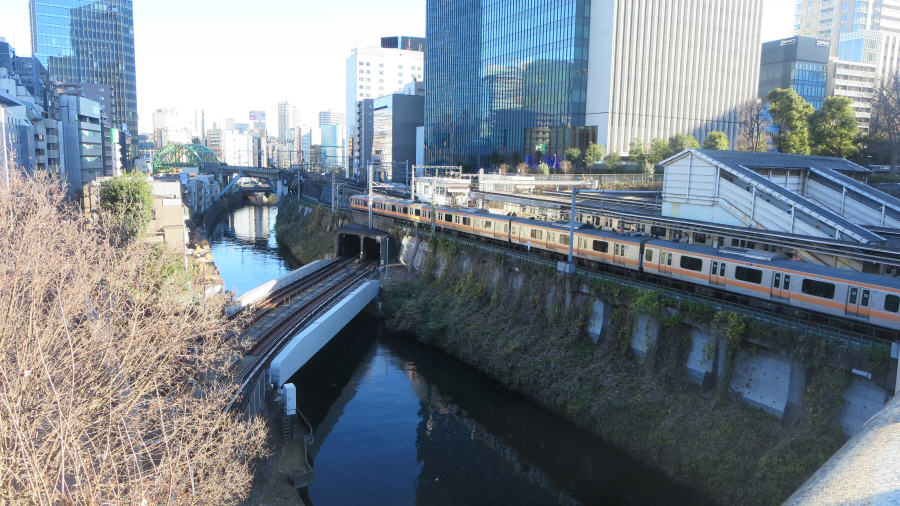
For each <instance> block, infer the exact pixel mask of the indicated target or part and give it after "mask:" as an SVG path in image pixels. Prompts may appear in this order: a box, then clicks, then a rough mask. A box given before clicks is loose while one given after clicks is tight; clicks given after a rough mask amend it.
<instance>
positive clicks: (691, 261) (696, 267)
mask: <svg viewBox="0 0 900 506" xmlns="http://www.w3.org/2000/svg"><path fill="white" fill-rule="evenodd" d="M681 268H682V269H687V270H689V271H696V272H700V271H702V270H703V259H702V258H694V257H689V256H687V255H681Z"/></svg>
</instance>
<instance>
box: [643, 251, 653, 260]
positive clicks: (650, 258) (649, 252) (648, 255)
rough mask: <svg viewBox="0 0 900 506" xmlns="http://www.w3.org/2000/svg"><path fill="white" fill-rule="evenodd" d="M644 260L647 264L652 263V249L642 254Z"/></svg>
mask: <svg viewBox="0 0 900 506" xmlns="http://www.w3.org/2000/svg"><path fill="white" fill-rule="evenodd" d="M644 260H646V261H648V262H652V261H653V250H652V249H648V250H647V252H646V253H644Z"/></svg>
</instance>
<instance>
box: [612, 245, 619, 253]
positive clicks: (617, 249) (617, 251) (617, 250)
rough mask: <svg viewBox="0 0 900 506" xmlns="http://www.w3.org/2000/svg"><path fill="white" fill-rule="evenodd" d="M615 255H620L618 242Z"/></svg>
mask: <svg viewBox="0 0 900 506" xmlns="http://www.w3.org/2000/svg"><path fill="white" fill-rule="evenodd" d="M613 255H614V256H619V245H618V244H616V249H615V252H614V253H613Z"/></svg>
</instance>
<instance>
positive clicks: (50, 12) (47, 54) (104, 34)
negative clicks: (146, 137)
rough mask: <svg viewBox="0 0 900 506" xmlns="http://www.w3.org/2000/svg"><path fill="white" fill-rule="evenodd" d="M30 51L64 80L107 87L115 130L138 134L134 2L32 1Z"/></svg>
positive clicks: (103, 0)
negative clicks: (121, 128) (121, 129)
mask: <svg viewBox="0 0 900 506" xmlns="http://www.w3.org/2000/svg"><path fill="white" fill-rule="evenodd" d="M31 47H32V52H33V53H34V56H35V57H37V59H38V60H39V61H40V62H41V63H42V64H43V65H44V67H46V68H47V70H48V71H50V74H51V75H53V76H55V77H56V79H58V80H60V81H62V82H69V83H87V84H106V85H109V86H110V87H111V89H112V91H113V101H114V104H113V109H114V110H113V111H107V112H108V113H110V117H111V118H114V121H115V125H114V126H117V127H118V126H121V125H122V124H125V125H126V126H127V127H128V131H129V132H131V133H132V134H136V133H137V91H136V86H135V68H134V17H133V9H132V3H131V0H40V1H39V0H31ZM134 138H135V139H136V138H137V136H136V135H135V136H134Z"/></svg>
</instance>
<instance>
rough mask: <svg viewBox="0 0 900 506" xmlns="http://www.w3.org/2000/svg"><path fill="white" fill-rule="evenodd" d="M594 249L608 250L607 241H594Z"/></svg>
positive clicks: (603, 251) (604, 251) (601, 251)
mask: <svg viewBox="0 0 900 506" xmlns="http://www.w3.org/2000/svg"><path fill="white" fill-rule="evenodd" d="M594 251H599V252H600V253H606V252H607V251H609V243H608V242H606V241H594Z"/></svg>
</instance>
